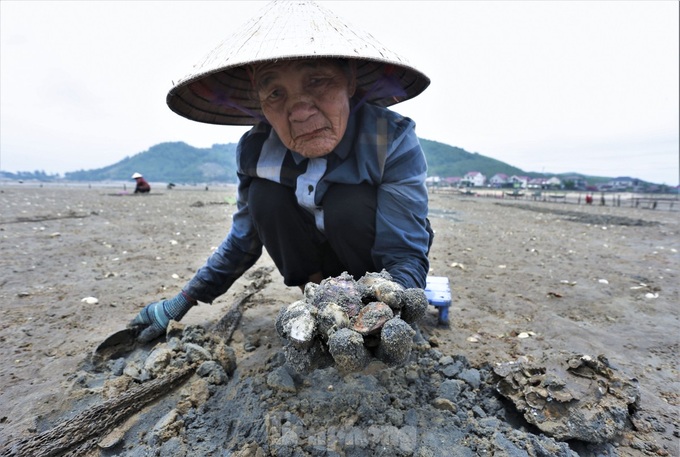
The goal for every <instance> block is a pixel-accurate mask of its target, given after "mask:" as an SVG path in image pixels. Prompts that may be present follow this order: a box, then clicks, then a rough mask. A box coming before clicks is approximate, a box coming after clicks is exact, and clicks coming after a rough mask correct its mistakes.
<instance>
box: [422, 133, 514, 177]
mask: <svg viewBox="0 0 680 457" xmlns="http://www.w3.org/2000/svg"><path fill="white" fill-rule="evenodd" d="M420 145H421V146H422V147H423V151H424V152H425V157H426V158H427V167H428V171H427V174H428V175H429V176H440V177H446V176H459V177H462V176H464V175H465V174H466V173H468V172H470V171H478V172H480V173H482V174H483V175H484V176H486V177H487V178H491V177H492V176H493V175H495V174H496V173H505V174H506V175H508V176H512V175H518V176H527V173H526V172H524V171H522V170H520V169H519V168H517V167H513V166H512V165H508V164H507V163H504V162H501V161H500V160H496V159H492V158H491V157H486V156H483V155H481V154H478V153H476V152H474V153H473V152H467V151H466V150H465V149H461V148H458V147H455V146H449V145H448V144H444V143H439V142H437V141H431V140H424V139H422V138H421V139H420Z"/></svg>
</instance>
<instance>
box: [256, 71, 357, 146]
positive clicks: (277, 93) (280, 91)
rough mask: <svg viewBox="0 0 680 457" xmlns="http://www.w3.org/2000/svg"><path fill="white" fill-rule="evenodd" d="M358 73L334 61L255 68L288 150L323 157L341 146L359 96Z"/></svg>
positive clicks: (265, 105) (268, 112)
mask: <svg viewBox="0 0 680 457" xmlns="http://www.w3.org/2000/svg"><path fill="white" fill-rule="evenodd" d="M353 74H354V73H353V71H352V70H348V69H346V68H343V66H342V64H341V63H339V62H337V61H334V60H326V59H307V60H292V61H283V62H276V63H267V64H262V65H259V66H257V67H256V68H254V69H253V75H252V76H253V82H254V84H255V89H256V91H257V96H258V99H259V101H260V105H261V107H262V112H263V114H264V116H265V118H266V119H267V120H268V121H269V123H270V124H271V125H272V128H273V129H274V130H275V131H276V133H277V134H278V136H279V138H280V139H281V141H283V144H285V145H286V147H288V149H290V150H292V151H295V152H297V153H299V154H301V155H303V156H304V157H309V158H314V157H322V156H324V155H326V154H328V153H330V152H331V151H333V149H335V147H336V146H337V145H338V143H340V140H341V139H342V137H343V135H344V134H345V130H346V129H347V119H348V118H349V110H350V103H349V100H350V98H351V97H352V95H354V90H355V85H356V83H355V79H354V76H353Z"/></svg>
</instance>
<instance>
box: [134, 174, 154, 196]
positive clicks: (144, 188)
mask: <svg viewBox="0 0 680 457" xmlns="http://www.w3.org/2000/svg"><path fill="white" fill-rule="evenodd" d="M132 179H134V180H135V181H136V182H137V183H136V185H135V193H136V194H148V193H149V192H151V185H149V183H148V182H146V179H144V176H142V175H141V173H135V174H133V175H132Z"/></svg>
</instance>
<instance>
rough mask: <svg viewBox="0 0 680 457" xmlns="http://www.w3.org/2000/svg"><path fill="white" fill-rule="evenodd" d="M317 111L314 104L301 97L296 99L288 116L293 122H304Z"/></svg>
mask: <svg viewBox="0 0 680 457" xmlns="http://www.w3.org/2000/svg"><path fill="white" fill-rule="evenodd" d="M314 113H316V109H315V108H314V105H313V104H312V103H311V102H309V101H308V100H305V99H303V97H300V98H299V99H298V100H295V101H294V102H293V103H292V104H291V106H290V109H289V115H288V118H289V119H290V120H291V121H293V122H304V121H306V120H307V119H309V118H310V117H311V116H313V115H314Z"/></svg>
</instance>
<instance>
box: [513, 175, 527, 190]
mask: <svg viewBox="0 0 680 457" xmlns="http://www.w3.org/2000/svg"><path fill="white" fill-rule="evenodd" d="M509 182H510V183H512V185H513V187H521V188H522V189H526V188H527V186H528V185H529V178H528V177H527V176H517V175H512V176H510V181H509Z"/></svg>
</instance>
